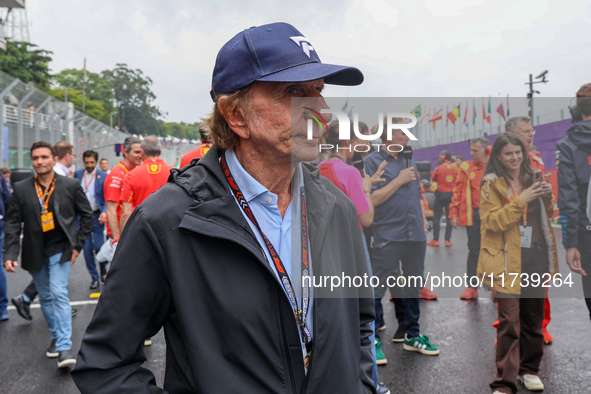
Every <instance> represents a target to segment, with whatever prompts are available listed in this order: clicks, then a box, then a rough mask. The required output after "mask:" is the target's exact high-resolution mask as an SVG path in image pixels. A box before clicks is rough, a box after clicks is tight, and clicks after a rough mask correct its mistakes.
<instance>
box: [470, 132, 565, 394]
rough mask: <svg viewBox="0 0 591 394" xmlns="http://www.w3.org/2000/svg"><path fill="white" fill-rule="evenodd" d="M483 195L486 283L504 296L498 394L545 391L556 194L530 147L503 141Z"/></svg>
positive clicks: (505, 137)
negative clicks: (543, 374) (545, 322)
mask: <svg viewBox="0 0 591 394" xmlns="http://www.w3.org/2000/svg"><path fill="white" fill-rule="evenodd" d="M484 174H485V175H484V177H483V179H482V188H481V195H480V218H481V227H480V231H481V236H482V240H481V246H480V257H479V260H478V275H479V276H480V277H481V278H482V279H483V283H484V285H486V286H488V287H490V288H491V289H492V290H496V291H497V296H498V303H499V327H498V329H497V352H496V364H497V376H496V378H495V380H493V381H492V382H491V384H490V387H491V389H492V390H493V392H494V393H516V392H517V386H516V380H519V381H521V382H522V383H523V384H524V385H525V387H526V388H527V389H529V390H543V389H544V384H543V383H542V381H541V380H540V378H539V377H538V371H539V366H540V362H541V360H542V356H543V353H544V352H543V346H544V337H543V333H542V320H543V318H544V298H545V290H546V288H545V287H544V286H547V284H548V283H551V280H550V279H551V278H552V277H551V275H553V274H554V273H556V272H557V271H558V258H557V256H556V244H555V240H554V234H553V232H552V228H551V227H550V220H549V218H550V217H551V216H552V214H553V212H554V199H553V196H552V193H551V191H552V188H551V186H550V184H549V183H547V182H545V181H544V177H543V176H542V174H541V172H534V171H533V170H532V168H531V165H530V160H529V157H528V155H527V152H526V150H525V147H524V145H523V143H522V142H521V141H520V140H519V138H517V137H516V136H515V135H513V134H511V133H503V134H500V135H499V136H498V137H497V138H496V140H495V142H494V144H493V147H492V152H491V154H490V160H489V162H488V165H487V167H486V169H485V172H484Z"/></svg>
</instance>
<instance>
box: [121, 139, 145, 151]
mask: <svg viewBox="0 0 591 394" xmlns="http://www.w3.org/2000/svg"><path fill="white" fill-rule="evenodd" d="M141 143H142V141H140V139H139V138H137V137H127V138H126V139H125V141H124V142H123V150H124V151H126V152H127V153H129V151H130V150H131V146H132V145H133V144H141Z"/></svg>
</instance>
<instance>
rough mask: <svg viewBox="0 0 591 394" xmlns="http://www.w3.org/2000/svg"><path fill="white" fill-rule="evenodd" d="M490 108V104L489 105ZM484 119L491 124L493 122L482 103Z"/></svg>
mask: <svg viewBox="0 0 591 394" xmlns="http://www.w3.org/2000/svg"><path fill="white" fill-rule="evenodd" d="M489 107H490V103H489ZM482 119H484V120H486V121H487V122H488V123H489V124H490V122H491V120H492V119H491V117H490V114H489V113H488V112H487V111H486V107H485V106H484V101H483V102H482Z"/></svg>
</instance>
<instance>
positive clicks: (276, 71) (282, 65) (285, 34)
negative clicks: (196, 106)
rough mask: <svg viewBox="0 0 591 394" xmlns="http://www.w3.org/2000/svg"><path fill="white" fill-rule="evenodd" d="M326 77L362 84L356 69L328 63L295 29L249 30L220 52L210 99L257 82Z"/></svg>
mask: <svg viewBox="0 0 591 394" xmlns="http://www.w3.org/2000/svg"><path fill="white" fill-rule="evenodd" d="M322 78H324V82H325V83H327V84H332V85H347V86H354V85H359V84H361V83H362V82H363V74H362V73H361V71H359V69H357V68H355V67H346V66H337V65H334V64H325V63H322V62H321V61H320V58H319V57H318V54H317V53H316V50H315V49H314V47H313V46H312V44H311V43H310V41H308V40H307V39H306V38H305V37H304V36H303V35H302V33H300V32H299V31H298V30H297V29H296V28H295V27H293V26H292V25H290V24H287V23H271V24H269V25H263V26H258V27H251V28H250V29H246V30H244V31H242V32H240V33H238V34H237V35H236V36H234V37H233V38H232V39H231V40H230V41H228V42H227V43H226V44H225V45H224V46H223V47H222V49H220V51H219V53H218V56H217V58H216V61H215V67H214V69H213V78H212V80H211V92H210V94H211V98H212V99H213V100H215V97H216V96H219V95H221V94H229V93H234V92H236V91H237V90H239V89H241V88H243V87H245V86H248V85H250V84H251V83H253V82H254V81H263V82H307V81H315V80H317V79H322Z"/></svg>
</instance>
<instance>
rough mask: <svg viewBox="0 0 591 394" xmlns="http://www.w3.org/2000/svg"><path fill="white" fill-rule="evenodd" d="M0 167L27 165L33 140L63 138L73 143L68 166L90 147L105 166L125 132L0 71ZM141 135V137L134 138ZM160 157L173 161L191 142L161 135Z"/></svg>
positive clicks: (114, 158)
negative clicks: (73, 152) (72, 151)
mask: <svg viewBox="0 0 591 394" xmlns="http://www.w3.org/2000/svg"><path fill="white" fill-rule="evenodd" d="M0 130H1V132H2V135H1V138H0V167H9V168H17V167H18V168H22V167H31V158H30V151H29V149H30V147H31V145H32V144H33V143H34V142H35V141H40V140H43V141H48V142H50V143H52V144H55V143H56V142H58V141H62V140H64V141H68V142H70V143H71V144H72V145H74V149H75V153H76V155H75V156H76V160H75V161H74V166H75V167H76V168H82V152H84V151H85V150H89V149H92V150H95V151H97V152H98V153H99V158H100V159H102V158H106V159H108V160H109V163H110V165H111V166H114V165H115V163H117V162H118V161H120V160H121V159H123V157H122V156H120V157H118V156H119V154H118V153H116V149H115V145H117V144H122V143H123V141H124V140H125V138H126V137H128V136H130V134H128V133H124V132H122V131H119V130H117V129H115V128H112V127H110V126H108V125H106V124H104V123H102V122H100V121H98V120H96V119H94V118H91V117H90V116H87V115H85V114H84V113H82V112H80V111H78V110H76V109H74V104H72V103H71V102H64V101H60V100H58V99H56V98H54V97H51V96H49V95H48V94H46V93H45V92H42V91H41V90H39V89H37V88H35V87H34V86H33V85H32V84H25V83H24V82H22V81H20V80H19V79H16V78H14V77H12V76H10V75H8V74H5V73H3V72H0ZM140 138H141V137H140ZM161 140H162V145H163V152H162V159H164V160H165V161H166V162H167V163H168V164H170V165H174V164H175V163H177V162H178V161H179V160H180V157H181V156H182V155H183V154H184V153H186V152H188V151H189V150H191V149H194V148H195V147H196V146H195V145H194V144H190V143H189V142H188V141H186V140H180V139H178V138H172V137H167V138H161Z"/></svg>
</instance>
